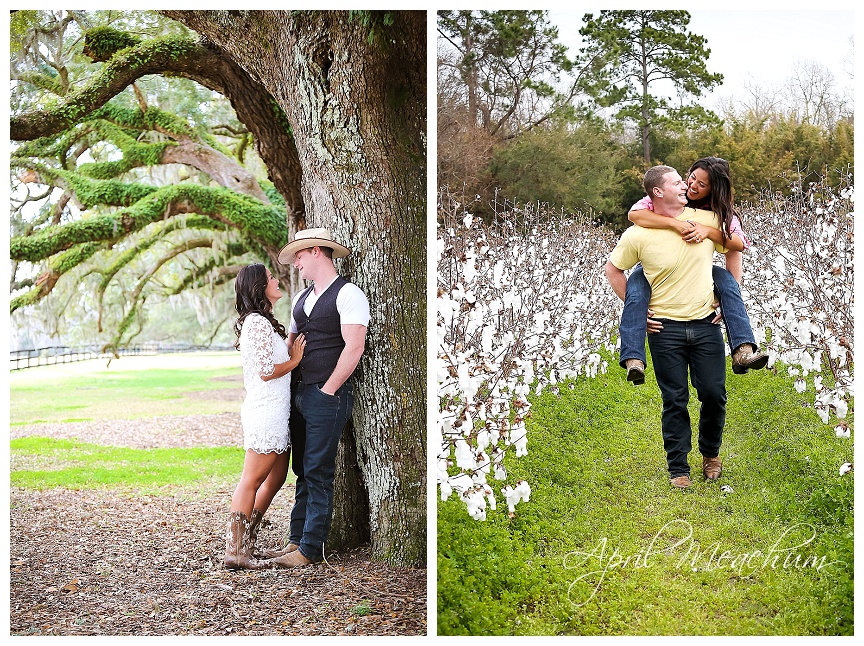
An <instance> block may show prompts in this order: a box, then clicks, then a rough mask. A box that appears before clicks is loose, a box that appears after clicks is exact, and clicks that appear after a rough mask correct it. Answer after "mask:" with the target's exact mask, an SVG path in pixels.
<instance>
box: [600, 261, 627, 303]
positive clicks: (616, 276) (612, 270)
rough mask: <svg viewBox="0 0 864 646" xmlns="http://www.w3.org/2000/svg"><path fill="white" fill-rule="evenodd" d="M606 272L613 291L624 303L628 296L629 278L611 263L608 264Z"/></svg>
mask: <svg viewBox="0 0 864 646" xmlns="http://www.w3.org/2000/svg"><path fill="white" fill-rule="evenodd" d="M605 272H606V280H608V281H609V285H610V286H611V287H612V291H613V292H615V294H616V295H617V296H618V298H620V299H621V300H622V301H623V300H624V298H625V296H626V295H627V276H625V275H624V272H623V271H622V270H620V269H618V267H616V266H615V265H613V264H612V263H611V262H609V261H607V262H606V267H605Z"/></svg>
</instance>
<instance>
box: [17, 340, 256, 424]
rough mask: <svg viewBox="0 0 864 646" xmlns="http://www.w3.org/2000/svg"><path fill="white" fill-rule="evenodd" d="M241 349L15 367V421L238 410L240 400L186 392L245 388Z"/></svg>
mask: <svg viewBox="0 0 864 646" xmlns="http://www.w3.org/2000/svg"><path fill="white" fill-rule="evenodd" d="M242 372H243V371H242V368H241V366H240V353H239V352H237V353H218V354H217V353H212V354H200V355H196V354H176V355H160V356H158V357H122V358H121V359H115V360H114V361H112V362H111V364H110V366H106V362H105V361H102V360H91V361H82V362H79V363H72V364H63V365H60V366H43V367H40V368H30V369H27V370H21V371H13V372H11V373H10V375H9V382H10V394H9V399H10V423H11V425H12V426H18V425H22V424H35V423H39V422H86V421H91V420H97V419H135V418H140V417H157V416H162V415H196V414H200V415H204V414H215V413H228V412H239V410H240V402H239V401H220V400H218V399H193V398H190V397H185V396H184V393H187V392H190V391H198V390H215V389H222V388H242V387H243V383H242V381H224V380H223V381H220V380H217V378H220V377H222V378H225V377H240V376H241V375H242Z"/></svg>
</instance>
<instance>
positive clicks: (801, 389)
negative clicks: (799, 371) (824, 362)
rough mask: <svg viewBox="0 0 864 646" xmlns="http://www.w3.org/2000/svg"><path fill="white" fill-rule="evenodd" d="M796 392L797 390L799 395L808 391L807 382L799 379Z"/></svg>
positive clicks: (796, 381)
mask: <svg viewBox="0 0 864 646" xmlns="http://www.w3.org/2000/svg"><path fill="white" fill-rule="evenodd" d="M795 390H797V391H798V392H799V393H803V392H804V391H805V390H807V382H806V381H804V380H803V379H801V378H800V377H799V378H798V379H796V380H795Z"/></svg>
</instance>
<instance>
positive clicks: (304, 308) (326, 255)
mask: <svg viewBox="0 0 864 646" xmlns="http://www.w3.org/2000/svg"><path fill="white" fill-rule="evenodd" d="M350 253H351V250H350V249H348V248H347V247H344V246H343V245H341V244H339V243H338V242H335V241H334V240H333V239H332V237H331V236H330V232H329V231H328V230H327V229H323V228H315V229H304V230H302V231H298V232H297V234H296V235H295V236H294V240H293V241H292V242H290V243H288V244H287V245H286V246H285V247H284V248H283V249H282V250H281V251H280V252H279V262H281V263H284V264H289V263H293V264H294V267H295V269H297V270H299V271H300V277H301V278H303V279H304V280H308V281H312V285H311V286H310V287H308V288H307V289H304V290H303V291H301V292H300V293H299V294H297V296H295V297H294V301H293V303H292V305H291V323H290V325H289V328H288V344H289V346H290V344H291V343H293V341H294V339H295V338H296V337H297V335H298V334H303V335H305V337H306V351H305V353H304V355H303V358H302V359H301V361H300V365H299V366H298V367H297V368H296V369H295V370H294V374H293V375H292V387H291V392H292V396H293V400H294V401H293V405H292V406H291V422H290V426H291V447H292V448H291V453H292V458H291V466H292V469H293V470H294V473H295V474H296V475H297V486H296V493H295V496H294V507H293V508H292V510H291V526H290V530H289V535H288V545H287V546H286V547H285V548H284V549H282V550H279V551H278V552H276V553H274V554H270V555H269V556H275V558H273V559H272V560H271V561H270V562H271V563H274V564H276V565H281V566H283V567H297V566H300V565H307V564H309V563H315V562H318V561H321V560H322V559H323V558H324V543H325V541H326V540H327V535H328V533H329V531H330V523H331V520H332V515H333V480H334V478H335V475H336V449H337V447H338V445H339V438H340V437H341V436H342V430H343V429H344V428H345V424H346V423H347V421H348V419H349V418H350V416H351V408H352V405H353V402H354V397H353V394H352V386H351V380H350V377H351V375H352V374H353V372H354V369H355V368H356V367H357V364H358V363H359V362H360V357H361V356H362V354H363V349H364V345H365V341H366V328H367V326H368V325H369V301H368V300H367V299H366V295H365V294H364V293H363V292H362V291H361V290H360V288H359V287H357V286H356V285H354V284H353V283H350V282H348V281H347V280H345V279H344V278H342V277H341V276H340V275H339V274H338V273H337V271H336V267H335V266H334V265H333V259H334V258H344V257H345V256H347V255H348V254H350Z"/></svg>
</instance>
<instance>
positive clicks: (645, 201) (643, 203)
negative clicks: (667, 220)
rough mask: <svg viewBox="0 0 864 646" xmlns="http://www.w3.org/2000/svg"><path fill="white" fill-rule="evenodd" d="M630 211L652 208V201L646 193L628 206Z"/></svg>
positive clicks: (649, 209)
mask: <svg viewBox="0 0 864 646" xmlns="http://www.w3.org/2000/svg"><path fill="white" fill-rule="evenodd" d="M630 210H631V211H642V210H648V211H653V210H654V202H652V201H651V198H650V197H648V196H647V195H646V196H645V197H643V198H642V199H641V200H639V201H638V202H636V204H634V205H633V206H631V207H630Z"/></svg>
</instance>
